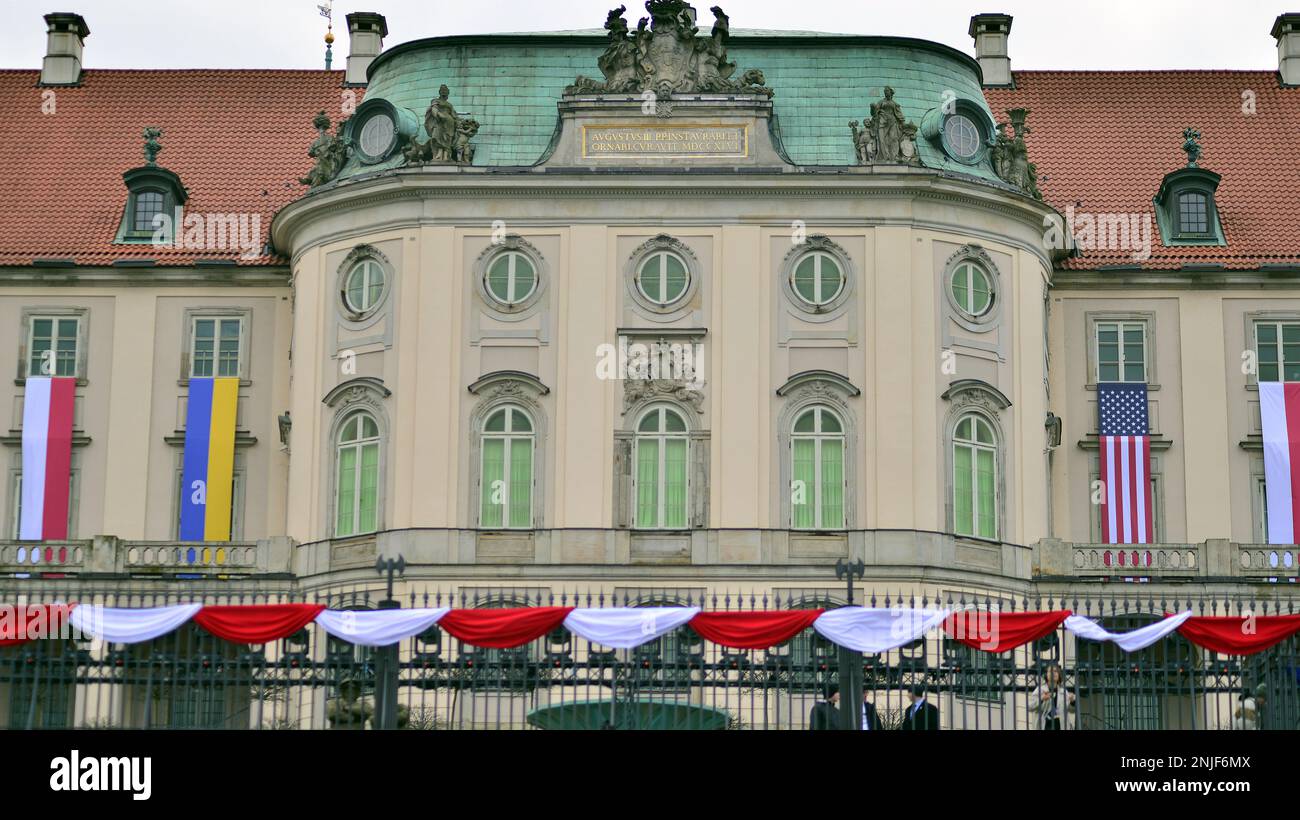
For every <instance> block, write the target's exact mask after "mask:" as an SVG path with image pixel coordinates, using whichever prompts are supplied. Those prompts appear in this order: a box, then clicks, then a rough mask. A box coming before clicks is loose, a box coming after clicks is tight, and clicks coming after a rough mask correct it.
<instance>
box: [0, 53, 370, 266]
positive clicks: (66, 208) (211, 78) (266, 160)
mask: <svg viewBox="0 0 1300 820" xmlns="http://www.w3.org/2000/svg"><path fill="white" fill-rule="evenodd" d="M39 79H40V72H39V71H27V70H24V71H0V123H3V134H4V137H3V139H4V141H5V142H6V143H7V146H6V147H5V149H4V152H3V153H4V162H5V166H6V167H5V169H4V172H3V173H0V202H3V203H4V205H3V207H0V264H3V265H29V264H31V262H32V260H33V259H72V260H73V261H74V262H75V263H76V264H77V265H85V266H97V265H109V264H112V263H113V262H114V261H115V260H119V259H155V260H157V263H158V264H159V265H187V264H191V263H192V262H193V261H194V260H195V259H233V258H236V257H237V256H238V255H239V253H240V252H239V251H235V252H212V253H208V252H202V253H200V252H196V251H193V250H184V249H173V248H157V247H154V246H153V245H149V244H144V245H120V244H114V242H113V240H114V238H115V237H116V235H117V230H118V226H119V224H120V222H121V219H122V212H123V208H124V207H125V205H126V198H127V189H126V185H125V184H124V183H123V181H122V173H123V172H124V171H127V170H129V169H131V168H135V167H138V166H141V165H143V164H144V154H143V147H144V138H143V136H142V134H141V132H142V131H143V130H144V128H145V126H157V127H159V128H161V129H162V131H163V136H162V138H161V140H160V142H161V143H162V146H163V150H162V153H161V154H159V156H158V164H159V165H161V166H162V167H164V168H167V169H169V170H171V171H173V172H175V173H176V174H178V175H180V178H181V182H182V183H183V184H184V185H185V187H186V189H187V190H188V193H189V200H188V202H187V203H186V205H185V207H186V211H187V213H198V214H231V213H234V214H240V213H248V214H250V215H251V214H259V215H260V220H261V231H262V235H263V238H262V239H261V240H260V241H259V243H258V244H259V246H260V245H261V244H262V243H264V242H265V237H266V235H267V233H268V231H269V230H270V227H271V217H272V216H274V214H275V212H276V211H277V210H278V209H280V208H282V207H284V206H285V205H286V204H287V203H289V202H290V201H292V200H294V199H296V198H298V197H299V196H301V195H302V194H303V192H304V191H305V190H306V188H304V187H303V186H302V185H300V184H299V183H298V178H299V177H301V176H303V175H304V174H306V172H307V170H308V169H309V168H311V165H312V160H311V159H310V158H308V157H307V147H308V146H309V145H310V144H311V141H312V140H313V139H314V138H315V136H316V132H315V130H314V129H313V128H312V118H313V117H314V116H315V115H316V112H317V111H320V110H321V109H325V111H326V112H327V113H328V114H329V115H330V118H331V119H332V120H338V119H339V118H340V117H341V114H340V108H341V106H342V105H343V90H344V89H343V72H341V71H328V72H327V71H226V70H198V71H114V70H102V71H101V70H87V71H86V72H85V74H84V75H83V82H82V84H81V85H80V86H77V87H68V88H51V89H46V88H41V87H39V86H38V85H37V83H38V82H39ZM46 91H52V92H53V93H54V97H53V101H54V103H55V109H54V113H51V114H45V113H42V101H43V97H42V94H43V92H46ZM358 91H359V90H358ZM357 97H358V101H359V99H360V94H359V93H358V95H357ZM250 218H251V217H250ZM284 262H285V260H284V258H283V257H266V256H262V257H258V258H256V259H253V260H249V261H245V260H240V264H254V265H274V264H284Z"/></svg>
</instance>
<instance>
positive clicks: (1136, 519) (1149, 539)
mask: <svg viewBox="0 0 1300 820" xmlns="http://www.w3.org/2000/svg"><path fill="white" fill-rule="evenodd" d="M1097 408H1098V409H1097V413H1098V415H1099V416H1100V419H1099V420H1100V422H1101V427H1100V430H1101V441H1100V444H1101V450H1100V453H1099V457H1100V462H1101V463H1100V473H1099V475H1098V478H1100V479H1101V486H1102V495H1101V541H1102V543H1103V544H1150V543H1153V542H1154V541H1155V524H1154V522H1153V520H1152V514H1151V435H1150V433H1151V426H1150V419H1149V415H1148V411H1147V386H1146V385H1145V384H1099V385H1097Z"/></svg>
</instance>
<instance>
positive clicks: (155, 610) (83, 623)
mask: <svg viewBox="0 0 1300 820" xmlns="http://www.w3.org/2000/svg"><path fill="white" fill-rule="evenodd" d="M202 608H203V605H202V604H178V605H176V606H158V607H149V608H147V609H119V608H117V607H109V606H94V605H93V604H86V605H82V606H78V607H76V608H75V609H73V610H72V615H71V616H69V618H68V621H69V623H71V624H72V626H73V627H75V628H76V629H77V630H78V631H80V632H82V633H84V634H86V635H93V636H94V637H96V638H102V639H103V640H105V641H107V642H109V643H144V642H145V641H151V640H153V639H154V638H159V637H162V636H163V635H166V634H167V633H168V632H173V631H175V630H177V629H179V628H180V627H181V626H182V625H183V624H184V623H185V622H186V621H188V620H189V619H190V618H193V617H194V613H196V612H198V611H199V610H200V609H202Z"/></svg>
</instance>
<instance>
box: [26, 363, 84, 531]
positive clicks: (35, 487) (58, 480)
mask: <svg viewBox="0 0 1300 820" xmlns="http://www.w3.org/2000/svg"><path fill="white" fill-rule="evenodd" d="M76 385H77V380H76V379H71V378H62V377H57V378H50V377H46V376H39V377H37V376H33V377H30V378H28V379H27V382H26V388H25V395H24V397H23V492H22V515H21V516H20V517H19V520H18V538H19V539H20V540H23V541H64V540H67V537H68V503H69V495H70V480H71V475H72V412H73V403H74V400H75V399H74V396H75V393H76Z"/></svg>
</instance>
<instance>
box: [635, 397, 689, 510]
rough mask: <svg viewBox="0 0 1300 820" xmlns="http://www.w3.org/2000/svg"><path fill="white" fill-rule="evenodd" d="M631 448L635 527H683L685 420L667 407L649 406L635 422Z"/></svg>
mask: <svg viewBox="0 0 1300 820" xmlns="http://www.w3.org/2000/svg"><path fill="white" fill-rule="evenodd" d="M635 449H636V453H635V456H634V460H635V461H634V463H635V464H636V474H635V475H634V476H633V481H632V483H633V494H634V500H635V502H636V528H637V529H639V530H680V529H686V527H687V523H686V522H687V520H688V518H689V516H688V513H687V498H688V495H687V492H688V490H687V464H688V461H687V454H688V451H689V449H690V436H689V435H688V433H687V430H686V422H685V420H683V419H682V417H681V415H680V414H679V413H678V412H677V411H676V410H673V409H672V408H670V407H653V408H651V409H650V410H649V411H648V412H646V414H645V415H644V416H642V417H641V421H640V423H639V424H638V425H637V428H636V447H635Z"/></svg>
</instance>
